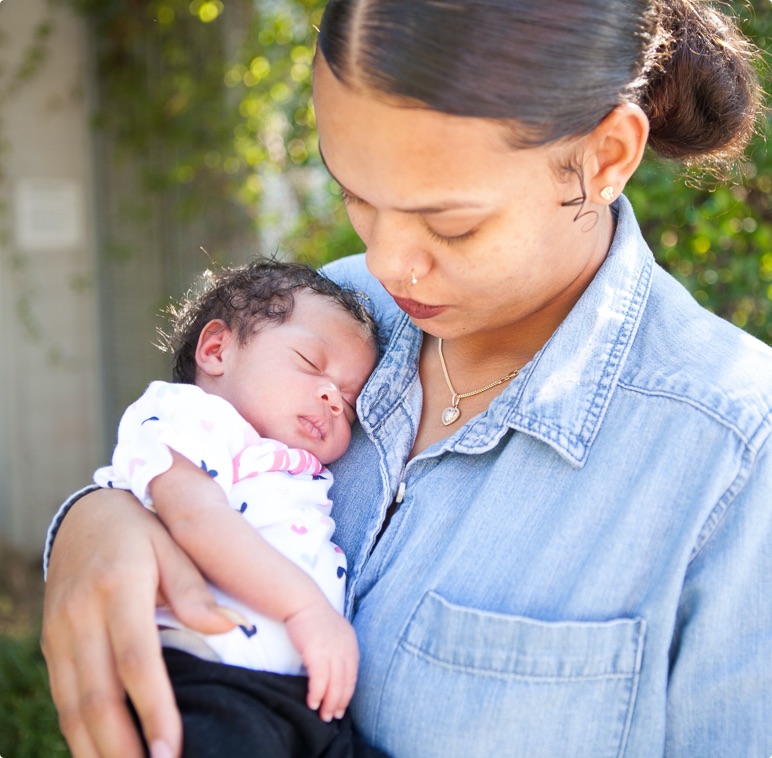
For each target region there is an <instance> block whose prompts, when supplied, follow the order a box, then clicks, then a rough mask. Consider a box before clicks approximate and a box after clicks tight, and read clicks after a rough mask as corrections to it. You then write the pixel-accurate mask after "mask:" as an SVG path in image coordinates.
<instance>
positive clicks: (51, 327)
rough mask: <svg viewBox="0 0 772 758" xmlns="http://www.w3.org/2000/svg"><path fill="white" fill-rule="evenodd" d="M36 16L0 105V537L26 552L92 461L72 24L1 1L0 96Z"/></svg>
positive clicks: (80, 123)
mask: <svg viewBox="0 0 772 758" xmlns="http://www.w3.org/2000/svg"><path fill="white" fill-rule="evenodd" d="M51 6H55V7H54V9H53V10H51ZM48 15H51V17H52V19H53V23H54V28H53V33H52V36H51V37H50V38H49V40H48V42H47V44H46V45H45V47H46V50H47V56H48V57H47V58H46V60H45V63H44V65H43V67H42V69H41V70H40V71H38V72H37V73H36V74H35V75H34V76H33V77H31V78H30V79H29V80H28V81H27V82H25V83H24V85H23V86H22V87H21V88H20V89H19V90H18V91H16V92H15V93H14V94H13V95H12V96H10V97H9V99H8V100H7V101H5V102H2V104H0V139H5V140H6V141H7V146H6V149H5V150H4V151H2V152H0V200H1V201H2V203H3V205H2V206H0V333H1V334H2V358H0V403H2V404H1V405H0V535H2V538H3V539H5V540H6V541H8V542H11V543H13V544H15V545H16V546H18V547H20V548H22V549H23V550H26V551H29V552H35V551H40V550H41V548H42V545H43V541H44V537H45V529H46V526H47V524H48V522H49V520H50V517H51V515H52V514H53V512H54V511H55V509H56V507H57V505H58V503H59V502H60V501H61V499H62V498H63V496H64V495H66V494H67V493H69V492H71V491H72V490H74V489H75V488H77V487H79V486H81V485H82V484H84V483H86V482H88V481H89V479H90V475H91V472H92V471H93V469H94V468H95V466H96V465H98V464H100V463H101V462H102V458H103V452H102V439H101V433H102V432H101V430H102V423H101V407H102V401H101V390H100V387H101V381H100V366H99V354H98V344H99V325H98V318H97V313H98V308H97V305H98V304H97V290H96V287H95V282H96V271H95V265H96V263H95V262H96V254H95V232H94V217H93V216H94V213H93V206H94V198H93V178H92V173H93V167H92V165H91V162H92V151H91V137H90V130H89V126H88V116H87V110H88V109H87V100H88V97H87V96H88V91H89V88H88V84H87V76H86V60H85V51H86V36H85V30H84V28H83V25H82V23H81V21H80V20H79V19H78V18H76V17H74V16H72V15H71V13H70V12H68V11H67V9H66V8H63V7H62V6H61V4H60V5H56V4H51V5H49V3H48V2H46V0H2V2H0V31H1V32H2V41H0V64H2V72H3V73H2V74H0V88H2V87H4V85H5V84H6V83H7V79H8V76H9V72H10V71H12V70H13V69H14V68H15V67H16V66H17V65H18V62H19V60H20V57H21V56H22V55H23V52H24V50H25V49H26V48H27V47H28V45H29V44H30V42H31V40H32V37H33V32H34V29H35V26H36V24H37V23H39V22H40V21H41V20H43V19H44V18H45V17H47V16H48Z"/></svg>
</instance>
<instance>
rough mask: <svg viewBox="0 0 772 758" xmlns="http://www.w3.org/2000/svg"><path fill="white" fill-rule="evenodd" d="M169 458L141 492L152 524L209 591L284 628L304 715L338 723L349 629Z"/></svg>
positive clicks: (209, 484) (205, 478)
mask: <svg viewBox="0 0 772 758" xmlns="http://www.w3.org/2000/svg"><path fill="white" fill-rule="evenodd" d="M172 457H173V461H174V462H173V464H172V466H171V468H170V469H168V470H167V471H166V472H164V473H163V474H160V475H159V476H157V477H155V478H154V479H153V480H152V481H151V482H150V486H149V493H150V496H151V497H152V499H153V505H154V507H155V510H156V512H157V513H158V516H159V518H160V519H161V521H162V522H163V523H164V525H165V526H166V528H167V529H168V530H169V533H170V534H171V535H172V537H173V538H174V540H175V542H176V543H177V544H178V545H179V546H180V547H181V548H182V549H183V550H184V551H185V552H186V553H187V554H188V555H189V556H190V557H191V558H192V560H193V562H194V563H196V564H197V565H198V567H199V568H200V569H201V571H202V572H203V573H204V575H205V576H206V577H207V578H208V579H209V580H210V581H211V582H212V584H214V585H216V586H217V587H219V588H220V589H222V590H223V591H224V592H226V593H228V594H230V595H232V596H233V597H236V598H237V599H239V600H240V601H242V602H244V603H245V604H247V605H249V606H250V607H252V608H254V609H255V610H257V611H259V612H260V613H263V614H265V615H266V616H269V617H270V618H273V619H277V620H278V621H282V622H283V623H284V624H285V626H286V628H287V632H288V634H289V636H290V639H291V640H292V643H293V644H294V645H295V647H296V648H297V649H298V652H299V653H300V655H301V657H302V659H303V663H304V665H305V667H306V669H307V671H308V677H309V688H308V700H307V701H308V706H309V708H311V709H312V710H316V709H317V708H319V709H320V710H319V713H320V716H321V717H322V718H323V719H324V720H325V721H329V720H330V719H332V718H333V717H336V718H340V717H341V716H342V715H343V713H344V712H345V709H346V707H347V706H348V703H349V701H350V700H351V697H352V695H353V693H354V684H355V683H356V674H357V666H358V663H359V649H358V646H357V642H356V636H355V634H354V630H353V629H352V627H351V625H350V624H349V623H348V622H347V621H346V620H345V619H344V618H343V617H342V616H341V615H340V614H339V613H338V612H337V611H336V610H335V609H334V608H333V607H332V606H331V605H330V603H329V602H328V600H327V598H326V597H325V596H324V593H322V591H321V590H320V589H319V587H318V586H317V584H316V582H314V580H313V579H311V577H310V576H308V574H306V573H305V572H304V571H303V570H302V569H300V568H298V567H297V566H296V565H295V564H294V563H292V561H290V560H289V559H288V558H286V557H285V556H284V555H282V554H281V553H280V552H279V551H278V550H276V549H275V548H274V547H273V546H272V545H270V544H269V543H268V542H266V541H265V540H264V539H263V538H262V537H261V536H260V534H259V533H258V532H257V531H256V530H255V529H253V528H252V527H250V526H249V525H248V524H247V522H246V521H245V520H244V518H243V516H241V514H239V513H237V512H236V511H234V510H233V509H231V508H230V507H228V504H227V500H226V497H225V493H224V492H223V489H222V488H221V487H220V486H219V485H218V484H217V482H215V481H214V480H213V479H212V478H211V477H210V476H209V475H207V473H206V472H205V471H203V470H202V469H200V468H199V467H198V466H196V465H195V464H194V463H192V462H191V461H189V460H188V459H187V458H185V457H183V456H181V455H179V454H178V453H175V452H173V451H172ZM244 587H247V588H249V591H248V592H246V593H245V592H244V589H243V588H244Z"/></svg>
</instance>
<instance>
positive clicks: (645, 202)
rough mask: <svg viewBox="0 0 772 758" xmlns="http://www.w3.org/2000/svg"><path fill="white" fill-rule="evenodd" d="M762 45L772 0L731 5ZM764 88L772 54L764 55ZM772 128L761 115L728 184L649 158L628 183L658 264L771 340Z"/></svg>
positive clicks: (769, 32)
mask: <svg viewBox="0 0 772 758" xmlns="http://www.w3.org/2000/svg"><path fill="white" fill-rule="evenodd" d="M734 6H735V10H736V14H737V17H738V18H739V19H741V20H742V22H741V27H742V28H743V31H744V32H745V33H746V34H747V35H748V36H749V37H750V38H751V39H753V40H755V41H756V43H757V44H758V45H759V46H764V45H768V43H769V39H770V38H772V6H770V3H769V0H754V1H753V2H752V3H749V2H736V3H734ZM760 74H761V78H762V83H763V84H764V85H765V88H766V89H769V83H770V78H769V60H768V57H764V58H763V59H762V67H761V70H760ZM769 139H772V126H770V123H769V120H768V119H765V120H764V122H763V124H762V125H761V128H760V129H759V134H758V136H757V138H756V139H755V140H754V142H753V144H752V145H751V146H750V148H749V150H748V151H747V157H746V160H745V161H744V162H743V163H742V164H741V165H740V166H739V167H738V170H737V171H736V173H735V175H734V176H732V177H731V179H730V181H729V182H728V183H725V184H718V183H716V182H715V181H713V180H711V179H710V178H709V177H708V178H700V177H689V176H688V174H687V175H684V173H683V172H682V170H681V169H680V168H679V167H678V166H674V165H669V164H668V163H666V162H663V161H659V160H657V159H656V158H654V157H651V156H649V157H648V158H647V160H646V161H645V162H644V164H643V165H642V166H641V167H640V168H639V169H638V171H637V173H636V174H635V176H634V177H633V180H632V181H631V182H630V184H628V186H627V188H626V189H625V194H626V195H627V196H628V197H629V198H630V200H631V202H632V204H633V207H634V208H635V210H636V215H637V216H638V220H639V222H640V224H641V228H642V230H643V234H644V237H645V238H646V240H647V241H648V243H649V244H650V245H651V248H652V250H653V251H654V255H655V256H656V258H657V260H658V262H659V263H660V264H661V265H662V266H664V267H665V268H666V269H667V270H668V271H669V272H670V273H671V274H673V276H675V277H676V279H678V280H679V281H680V282H681V283H682V284H683V285H684V286H685V287H686V288H687V289H688V290H689V291H690V292H691V293H692V294H693V295H694V297H695V298H696V299H697V301H698V302H700V303H701V304H702V305H704V306H705V307H706V308H708V309H709V310H711V311H713V312H714V313H717V314H718V315H720V316H722V317H723V318H725V319H727V320H729V321H732V322H733V323H734V324H736V325H737V326H740V327H742V328H743V329H745V330H746V331H748V332H750V333H751V334H754V335H755V336H757V337H759V338H760V339H762V340H764V341H766V342H768V343H770V344H772V200H771V198H772V152H770V151H769V150H768V147H767V143H768V140H769Z"/></svg>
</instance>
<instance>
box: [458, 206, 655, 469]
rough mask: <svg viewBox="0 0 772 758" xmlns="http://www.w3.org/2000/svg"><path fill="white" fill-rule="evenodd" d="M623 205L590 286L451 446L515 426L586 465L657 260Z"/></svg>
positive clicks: (463, 446) (468, 446)
mask: <svg viewBox="0 0 772 758" xmlns="http://www.w3.org/2000/svg"><path fill="white" fill-rule="evenodd" d="M616 210H617V211H618V218H617V228H616V232H615V234H614V239H613V242H612V245H611V248H610V250H609V253H608V256H607V257H606V260H605V261H604V263H603V265H602V266H601V267H600V269H599V270H598V273H597V274H596V275H595V278H594V279H593V281H592V282H591V283H590V286H589V287H588V288H587V289H586V290H585V292H584V293H583V295H582V297H581V298H580V299H579V301H578V302H577V304H576V305H575V306H574V308H573V309H572V310H571V313H569V315H568V316H567V317H566V319H565V320H564V321H563V323H562V324H561V325H560V327H558V329H557V330H556V331H555V333H554V334H553V335H552V337H551V338H550V339H549V341H548V342H547V344H546V345H545V346H544V347H543V348H542V349H541V350H540V351H539V352H538V353H537V354H536V355H535V356H534V358H533V359H532V360H531V361H530V362H529V363H528V364H527V366H525V367H524V368H523V370H522V371H521V373H520V375H519V376H518V378H517V379H516V380H515V381H514V382H512V384H511V385H510V386H509V387H508V388H507V389H506V390H505V391H504V392H503V393H502V394H501V395H499V397H498V398H496V399H495V400H494V402H493V403H491V405H490V407H489V409H488V413H486V414H483V415H481V416H480V417H478V419H477V423H472V424H469V425H468V426H467V427H465V428H464V430H463V431H462V433H461V434H460V435H459V436H458V437H456V435H454V436H453V437H452V438H450V439H449V440H447V442H446V444H448V447H449V449H454V450H457V451H458V452H464V451H465V452H473V450H474V449H477V450H478V451H479V446H480V445H484V446H485V447H486V448H488V447H491V442H490V440H491V432H492V430H493V429H498V430H500V431H499V433H498V435H497V436H496V439H495V442H497V441H498V438H500V437H501V436H502V435H503V434H504V433H505V431H506V429H508V428H511V429H515V430H518V431H521V432H524V433H526V434H530V435H532V436H534V437H536V438H538V439H540V440H542V441H543V442H546V443H547V444H548V445H551V446H552V447H553V448H554V449H555V450H556V451H557V452H558V453H560V454H561V455H562V456H563V457H565V458H566V459H567V460H568V461H569V462H570V463H571V464H573V465H575V466H577V467H581V466H583V465H584V463H585V462H586V460H587V456H588V455H589V453H590V449H591V447H592V442H593V440H594V439H595V437H596V435H597V434H598V430H599V429H600V426H601V424H602V422H603V418H604V415H605V412H606V409H607V408H608V405H609V403H610V401H611V397H612V395H613V393H614V390H615V388H616V385H617V382H618V379H619V375H620V372H621V370H622V367H623V366H624V362H625V359H626V358H627V355H628V353H629V352H630V348H631V346H632V343H633V341H634V339H635V334H636V332H637V330H638V326H639V324H640V321H641V317H642V313H643V309H644V306H645V304H646V300H647V298H648V294H649V289H650V285H651V275H652V270H653V265H654V261H653V257H652V255H651V252H650V251H649V249H648V247H647V245H646V243H645V242H644V240H643V238H642V237H641V234H640V230H639V228H638V224H637V222H636V220H635V216H634V214H633V210H632V207H631V206H630V203H629V201H628V200H627V198H625V197H624V196H621V197H620V198H619V199H618V201H617V206H616ZM485 440H488V442H487V444H486V443H485ZM495 442H494V444H495Z"/></svg>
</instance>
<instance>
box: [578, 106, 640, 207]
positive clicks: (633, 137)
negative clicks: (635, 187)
mask: <svg viewBox="0 0 772 758" xmlns="http://www.w3.org/2000/svg"><path fill="white" fill-rule="evenodd" d="M648 137H649V119H648V118H647V117H646V114H645V113H644V112H643V111H642V110H641V108H640V106H638V105H635V104H634V103H624V104H623V105H619V106H617V107H616V108H614V110H613V111H611V113H609V114H608V115H607V116H606V117H605V118H604V119H603V121H601V122H600V124H598V126H597V127H595V129H594V130H593V131H592V133H591V134H590V135H589V142H590V144H589V148H590V149H589V150H588V151H587V153H586V154H587V155H589V156H590V161H591V162H590V164H589V166H588V169H589V170H588V171H587V173H586V174H585V175H586V177H587V180H588V181H587V192H588V195H589V200H590V202H592V203H595V204H597V205H609V204H610V203H611V202H613V201H614V200H616V198H617V197H618V196H619V195H620V194H621V193H622V190H624V188H625V185H626V184H627V181H628V180H629V179H630V177H631V176H632V175H633V173H634V172H635V169H637V168H638V165H639V164H640V162H641V159H642V158H643V151H644V149H645V147H646V140H647V139H648Z"/></svg>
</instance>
